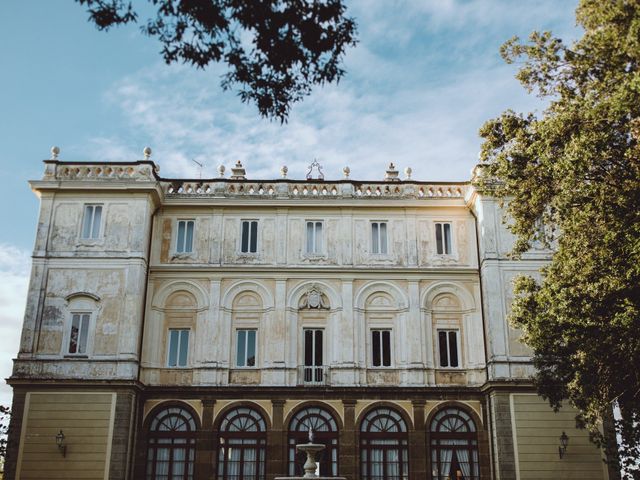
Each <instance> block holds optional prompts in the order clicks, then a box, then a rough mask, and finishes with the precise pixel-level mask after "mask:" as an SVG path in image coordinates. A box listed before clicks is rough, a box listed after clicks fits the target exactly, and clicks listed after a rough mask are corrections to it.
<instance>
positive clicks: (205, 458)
mask: <svg viewBox="0 0 640 480" xmlns="http://www.w3.org/2000/svg"><path fill="white" fill-rule="evenodd" d="M215 404H216V400H215V399H214V398H210V397H205V398H203V399H202V428H200V430H199V431H198V435H197V436H196V465H195V473H196V475H195V476H196V478H203V479H209V478H214V477H215V470H214V461H215V459H214V457H215V452H216V441H217V438H216V437H217V436H216V435H214V434H213V409H214V407H215Z"/></svg>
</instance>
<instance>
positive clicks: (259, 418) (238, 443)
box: [215, 405, 268, 480]
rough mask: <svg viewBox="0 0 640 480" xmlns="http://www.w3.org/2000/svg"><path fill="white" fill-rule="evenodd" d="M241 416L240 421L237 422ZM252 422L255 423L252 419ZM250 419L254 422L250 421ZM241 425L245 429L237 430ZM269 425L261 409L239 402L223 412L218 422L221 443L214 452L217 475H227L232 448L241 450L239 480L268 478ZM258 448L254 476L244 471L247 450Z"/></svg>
mask: <svg viewBox="0 0 640 480" xmlns="http://www.w3.org/2000/svg"><path fill="white" fill-rule="evenodd" d="M237 419H240V421H236V420H237ZM251 421H252V422H251ZM250 422H251V423H250ZM240 425H242V426H243V427H242V428H244V430H239V429H237V427H238V426H240ZM267 431H268V425H267V422H266V420H265V418H264V416H263V415H262V413H261V412H259V411H258V410H256V409H255V408H253V407H250V406H245V405H239V406H236V407H234V408H231V409H230V410H228V411H226V412H224V413H223V414H222V416H221V419H220V420H219V423H218V441H217V443H218V445H217V449H216V452H215V455H216V457H217V458H218V461H217V466H216V478H218V479H222V478H228V476H229V474H228V472H229V464H230V462H231V461H232V457H233V454H232V451H229V450H230V449H234V450H236V451H239V452H240V453H239V459H238V463H239V467H240V468H238V475H234V477H235V478H236V479H237V480H265V479H266V468H267V462H266V455H267ZM248 450H255V471H254V474H253V475H246V474H245V468H244V466H245V464H244V463H243V462H244V459H245V455H244V453H245V452H246V451H248Z"/></svg>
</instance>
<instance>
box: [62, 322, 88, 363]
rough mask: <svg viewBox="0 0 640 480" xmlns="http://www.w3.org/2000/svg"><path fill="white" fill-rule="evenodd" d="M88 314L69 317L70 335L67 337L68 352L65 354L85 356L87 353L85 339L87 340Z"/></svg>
mask: <svg viewBox="0 0 640 480" xmlns="http://www.w3.org/2000/svg"><path fill="white" fill-rule="evenodd" d="M90 318H91V314H89V313H74V314H72V316H71V334H70V335H69V350H68V352H67V353H70V354H77V355H85V354H86V353H87V339H88V338H89V320H90Z"/></svg>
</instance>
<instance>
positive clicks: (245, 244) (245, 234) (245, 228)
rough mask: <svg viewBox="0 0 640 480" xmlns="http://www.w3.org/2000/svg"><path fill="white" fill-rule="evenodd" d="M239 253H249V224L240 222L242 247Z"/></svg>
mask: <svg viewBox="0 0 640 480" xmlns="http://www.w3.org/2000/svg"><path fill="white" fill-rule="evenodd" d="M240 251H241V252H244V253H247V252H248V251H249V222H242V245H241V247H240Z"/></svg>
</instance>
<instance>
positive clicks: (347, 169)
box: [342, 167, 351, 178]
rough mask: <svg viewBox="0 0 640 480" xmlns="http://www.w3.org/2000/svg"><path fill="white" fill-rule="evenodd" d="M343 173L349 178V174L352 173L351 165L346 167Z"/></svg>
mask: <svg viewBox="0 0 640 480" xmlns="http://www.w3.org/2000/svg"><path fill="white" fill-rule="evenodd" d="M342 173H343V174H344V178H349V174H350V173H351V169H350V168H349V167H344V168H343V169H342Z"/></svg>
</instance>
